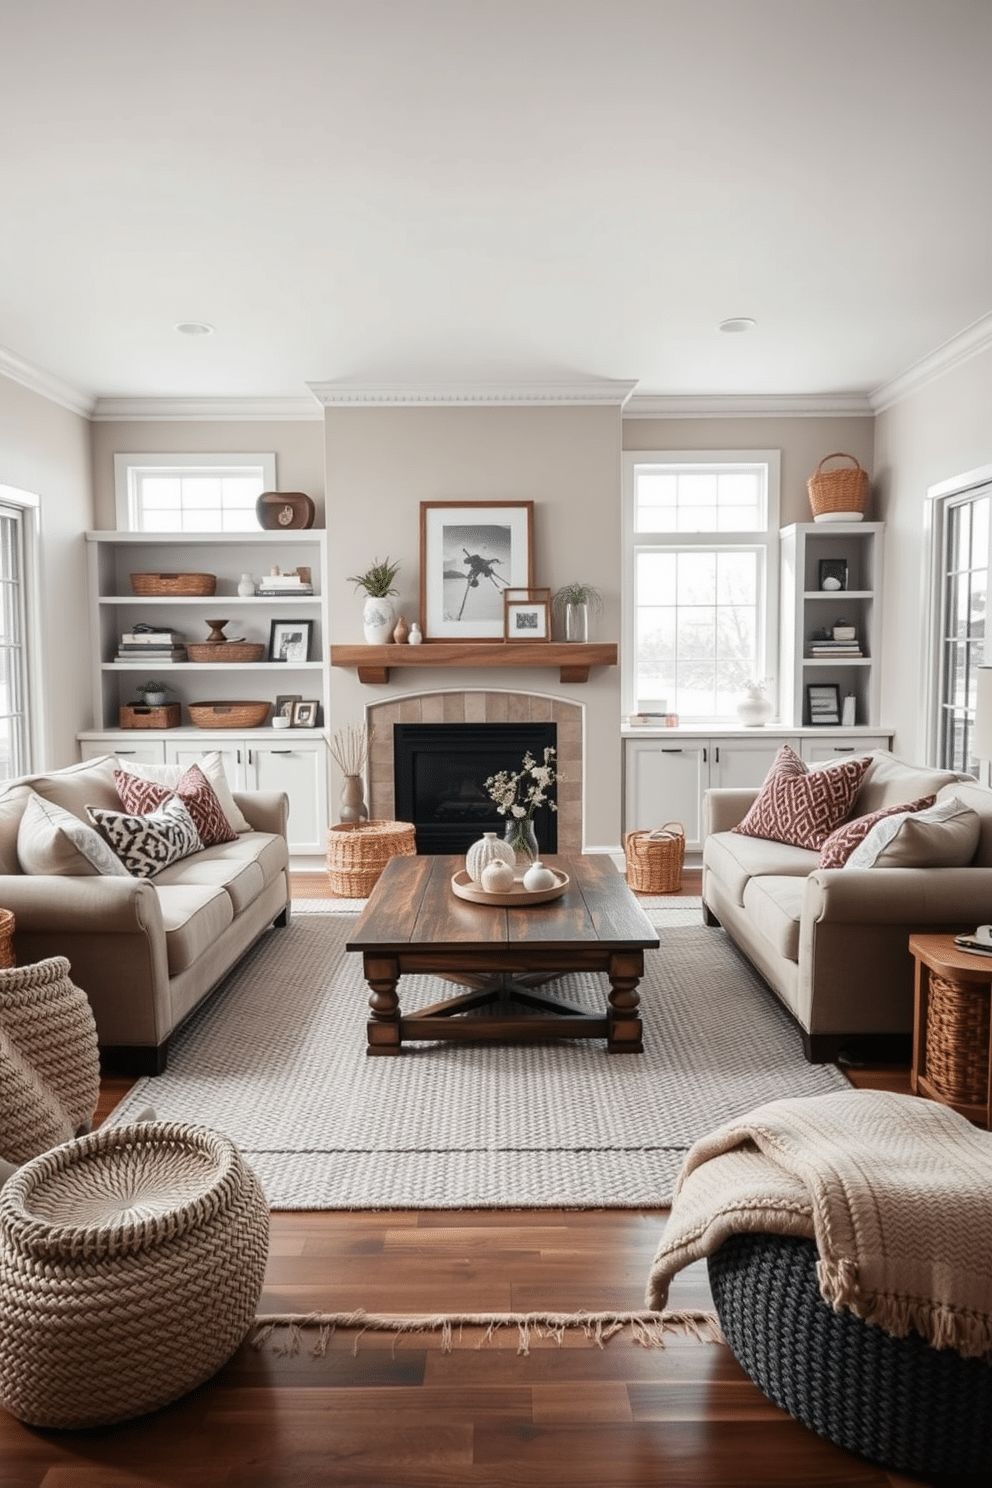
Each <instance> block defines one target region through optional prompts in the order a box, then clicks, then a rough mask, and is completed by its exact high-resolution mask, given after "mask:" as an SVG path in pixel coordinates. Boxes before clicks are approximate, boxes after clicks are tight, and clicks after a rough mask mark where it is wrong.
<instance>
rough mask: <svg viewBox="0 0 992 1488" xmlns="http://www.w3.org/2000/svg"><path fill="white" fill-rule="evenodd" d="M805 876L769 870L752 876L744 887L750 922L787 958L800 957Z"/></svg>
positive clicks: (797, 959)
mask: <svg viewBox="0 0 992 1488" xmlns="http://www.w3.org/2000/svg"><path fill="white" fill-rule="evenodd" d="M805 893H806V880H805V879H804V878H788V877H776V876H775V875H774V874H766V875H765V876H764V877H763V878H752V879H751V881H750V883H749V884H748V886H747V888H746V889H745V890H744V909H745V910H746V912H747V918H748V925H749V927H751V928H753V929H754V930H756V931H757V932H758V934H759V935H761V936H762V937H763V938H764V939H765V940H767V941H768V942H769V944H770V945H771V946H773V947H774V949H775V951H776V953H777V954H778V955H779V956H784V957H785V959H786V960H787V961H795V962H797V963H798V961H799V923H800V920H801V918H802V911H803V898H804V895H805Z"/></svg>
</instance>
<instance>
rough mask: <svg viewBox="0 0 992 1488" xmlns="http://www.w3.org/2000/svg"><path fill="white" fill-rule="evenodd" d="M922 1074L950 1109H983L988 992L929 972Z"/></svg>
mask: <svg viewBox="0 0 992 1488" xmlns="http://www.w3.org/2000/svg"><path fill="white" fill-rule="evenodd" d="M924 1073H925V1074H926V1077H927V1079H928V1080H929V1081H930V1082H931V1084H932V1085H933V1086H934V1089H935V1090H937V1091H938V1092H939V1094H940V1095H942V1096H943V1097H944V1099H945V1100H947V1101H949V1102H951V1103H952V1104H954V1105H977V1106H984V1105H987V1104H988V1098H989V989H988V985H987V984H985V985H982V984H976V983H974V982H955V981H951V980H949V979H948V978H946V977H942V976H938V975H937V973H936V972H931V973H930V992H929V996H928V999H927V1043H926V1056H925V1068H924Z"/></svg>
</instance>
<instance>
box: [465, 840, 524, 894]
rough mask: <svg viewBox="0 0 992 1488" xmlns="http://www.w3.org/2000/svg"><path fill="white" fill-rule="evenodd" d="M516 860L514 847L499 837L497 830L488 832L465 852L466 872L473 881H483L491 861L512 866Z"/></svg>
mask: <svg viewBox="0 0 992 1488" xmlns="http://www.w3.org/2000/svg"><path fill="white" fill-rule="evenodd" d="M514 862H515V858H514V855H513V848H512V847H511V846H510V845H509V843H507V842H504V841H503V840H502V839H501V838H499V837H497V836H496V833H495V832H486V833H485V834H484V835H483V836H482V837H480V838H479V840H478V842H473V843H472V846H471V847H470V848H469V850H468V852H467V853H466V854H465V872H466V873H467V874H468V876H469V878H470V879H471V880H472V882H473V883H481V882H482V875H483V872H484V871H485V869H486V868H488V866H489V864H490V863H506V864H507V865H508V866H509V867H510V868H512V867H513V864H514Z"/></svg>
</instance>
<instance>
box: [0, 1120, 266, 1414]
mask: <svg viewBox="0 0 992 1488" xmlns="http://www.w3.org/2000/svg"><path fill="white" fill-rule="evenodd" d="M268 1233H269V1212H268V1205H267V1204H266V1200H265V1196H264V1194H263V1193H262V1190H261V1187H260V1185H259V1183H258V1180H257V1178H256V1177H255V1175H254V1173H253V1172H252V1170H251V1169H250V1168H249V1167H248V1166H247V1164H246V1163H245V1162H244V1161H243V1159H242V1157H241V1154H240V1153H239V1152H238V1149H237V1148H236V1147H235V1146H234V1144H233V1142H231V1141H230V1140H229V1139H228V1138H227V1137H225V1136H222V1135H221V1134H220V1133H218V1132H214V1131H210V1130H208V1129H207V1128H205V1127H197V1126H184V1125H179V1124H171V1123H167V1122H148V1123H145V1124H141V1125H134V1126H127V1127H120V1128H117V1129H115V1130H111V1131H106V1130H102V1131H96V1132H93V1133H92V1134H91V1135H89V1136H86V1137H80V1138H78V1139H77V1140H75V1141H72V1142H66V1143H65V1144H64V1145H63V1146H61V1147H55V1148H53V1149H52V1151H51V1152H46V1153H44V1154H43V1155H42V1156H41V1157H36V1158H33V1159H32V1160H31V1161H30V1162H28V1163H26V1164H25V1165H24V1167H23V1168H20V1169H19V1170H18V1172H17V1173H15V1174H14V1176H13V1177H12V1178H11V1179H9V1180H8V1182H7V1183H6V1184H5V1186H4V1187H3V1189H2V1190H0V1404H3V1405H4V1406H5V1407H6V1409H7V1410H8V1411H10V1413H11V1415H14V1416H16V1417H17V1418H18V1419H19V1420H21V1421H25V1422H27V1423H28V1424H29V1425H32V1426H58V1427H66V1428H78V1427H84V1426H99V1425H106V1424H108V1423H110V1422H113V1421H124V1420H128V1419H129V1418H130V1417H132V1416H140V1415H143V1414H144V1413H145V1412H146V1411H150V1410H156V1409H158V1408H159V1407H160V1406H163V1405H166V1404H168V1402H169V1401H170V1400H175V1399H176V1398H177V1397H178V1396H180V1395H184V1394H185V1393H186V1392H187V1391H188V1390H192V1389H193V1388H194V1386H196V1385H199V1384H201V1383H202V1382H203V1381H204V1380H206V1379H209V1378H210V1376H211V1375H213V1374H215V1373H216V1371H217V1370H218V1369H219V1368H220V1367H221V1365H222V1364H224V1363H225V1362H226V1361H227V1360H228V1359H229V1358H230V1357H231V1355H232V1354H233V1353H234V1351H235V1349H236V1348H237V1347H238V1345H239V1343H240V1342H241V1341H242V1339H243V1338H244V1336H245V1334H246V1333H247V1332H248V1329H249V1328H250V1326H251V1324H252V1322H253V1320H254V1316H255V1308H256V1305H257V1303H258V1298H259V1295H260V1293H261V1290H262V1278H263V1275H264V1271H265V1263H266V1258H267V1254H268Z"/></svg>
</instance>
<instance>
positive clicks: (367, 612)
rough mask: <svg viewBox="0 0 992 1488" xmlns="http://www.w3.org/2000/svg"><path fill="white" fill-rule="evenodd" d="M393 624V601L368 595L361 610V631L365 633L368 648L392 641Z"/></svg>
mask: <svg viewBox="0 0 992 1488" xmlns="http://www.w3.org/2000/svg"><path fill="white" fill-rule="evenodd" d="M395 624H396V611H395V610H394V609H393V601H392V600H391V599H389V598H387V597H383V598H379V596H378V595H374V594H370V595H368V596H367V598H366V600H365V604H364V606H363V608H362V629H363V630H364V632H365V641H366V644H367V645H369V646H386V645H388V644H389V642H390V641H391V640H392V639H393V627H394V625H395Z"/></svg>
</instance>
